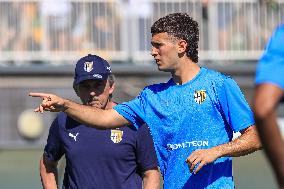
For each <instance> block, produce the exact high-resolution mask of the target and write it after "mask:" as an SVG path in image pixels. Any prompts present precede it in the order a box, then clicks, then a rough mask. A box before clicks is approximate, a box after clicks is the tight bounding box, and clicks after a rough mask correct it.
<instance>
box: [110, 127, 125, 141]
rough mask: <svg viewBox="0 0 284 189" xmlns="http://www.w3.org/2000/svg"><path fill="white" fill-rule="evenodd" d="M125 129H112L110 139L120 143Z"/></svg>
mask: <svg viewBox="0 0 284 189" xmlns="http://www.w3.org/2000/svg"><path fill="white" fill-rule="evenodd" d="M122 136H123V131H121V130H118V129H116V130H111V134H110V139H111V140H112V142H113V143H120V142H121V141H122Z"/></svg>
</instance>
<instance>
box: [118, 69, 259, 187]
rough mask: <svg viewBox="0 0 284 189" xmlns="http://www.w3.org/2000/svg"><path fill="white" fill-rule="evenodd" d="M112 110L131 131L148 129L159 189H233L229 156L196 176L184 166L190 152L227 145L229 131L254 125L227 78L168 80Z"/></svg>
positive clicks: (205, 73)
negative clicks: (143, 126) (144, 126)
mask: <svg viewBox="0 0 284 189" xmlns="http://www.w3.org/2000/svg"><path fill="white" fill-rule="evenodd" d="M114 109H115V110H116V111H117V112H118V113H119V114H121V115H122V116H124V117H125V118H126V119H128V120H129V121H130V122H132V123H133V124H134V125H135V126H136V127H139V125H140V124H142V123H144V122H145V123H147V124H148V125H149V128H150V130H151V133H152V136H153V139H154V144H155V149H156V153H157V156H158V161H159V165H160V169H161V172H162V174H163V178H164V188H165V189H173V188H174V189H181V188H183V189H191V188H192V189H199V188H200V189H201V188H218V189H220V188H225V189H228V188H234V182H233V176H232V159H231V158H230V157H222V158H219V159H217V160H216V161H215V162H214V163H211V164H208V165H206V166H204V167H203V168H202V169H201V170H200V171H199V172H198V173H197V174H196V175H194V174H191V173H190V170H189V168H188V165H187V163H186V162H185V160H186V159H187V157H188V156H189V155H190V154H191V153H192V152H193V151H194V150H197V149H206V148H211V147H214V146H217V145H220V144H223V143H227V142H229V141H231V140H232V136H233V131H235V132H237V131H240V130H242V129H245V128H247V127H249V126H251V125H253V124H254V120H253V114H252V111H251V109H250V107H249V105H248V104H247V102H246V100H245V98H244V95H243V94H242V92H241V90H240V88H239V87H238V85H237V84H236V82H235V81H234V80H233V79H231V78H230V77H227V76H225V75H223V74H221V73H219V72H216V71H213V70H209V69H206V68H201V69H200V72H199V73H198V74H197V75H196V76H195V78H194V79H192V80H191V81H189V82H187V83H185V84H183V85H176V84H175V83H174V81H173V79H170V80H169V81H168V82H167V83H160V84H155V85H151V86H148V87H146V88H145V89H144V90H143V91H142V92H141V94H140V95H139V96H137V97H136V98H135V99H134V100H132V101H129V102H126V103H122V104H119V105H117V106H115V107H114Z"/></svg>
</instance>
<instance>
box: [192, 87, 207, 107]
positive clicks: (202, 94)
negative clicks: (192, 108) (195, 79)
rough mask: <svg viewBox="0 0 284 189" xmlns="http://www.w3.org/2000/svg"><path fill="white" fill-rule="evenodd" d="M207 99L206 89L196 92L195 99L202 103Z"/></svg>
mask: <svg viewBox="0 0 284 189" xmlns="http://www.w3.org/2000/svg"><path fill="white" fill-rule="evenodd" d="M205 99H206V90H199V91H195V92H194V101H195V102H196V103H197V104H201V103H202V102H204V101H205Z"/></svg>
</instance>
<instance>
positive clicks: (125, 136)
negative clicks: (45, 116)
mask: <svg viewBox="0 0 284 189" xmlns="http://www.w3.org/2000/svg"><path fill="white" fill-rule="evenodd" d="M44 154H45V156H46V157H47V158H48V159H50V160H52V161H58V160H59V159H60V158H61V157H62V156H63V155H64V154H65V157H66V167H65V174H64V180H63V188H66V189H67V188H68V189H69V188H104V189H141V188H142V174H143V172H144V171H147V170H149V169H152V168H154V167H156V166H158V163H157V158H156V153H155V150H154V147H153V141H152V138H151V135H150V132H149V129H148V127H147V125H143V126H141V127H140V128H139V129H138V130H136V128H135V127H133V126H132V127H127V126H124V127H121V128H119V129H109V130H98V129H95V128H90V127H86V126H84V125H81V124H80V123H78V122H76V121H74V120H73V119H71V118H70V117H68V116H67V115H66V114H65V113H60V114H59V115H58V116H57V118H56V119H55V120H54V122H53V123H52V125H51V127H50V131H49V136H48V140H47V144H46V146H45V149H44Z"/></svg>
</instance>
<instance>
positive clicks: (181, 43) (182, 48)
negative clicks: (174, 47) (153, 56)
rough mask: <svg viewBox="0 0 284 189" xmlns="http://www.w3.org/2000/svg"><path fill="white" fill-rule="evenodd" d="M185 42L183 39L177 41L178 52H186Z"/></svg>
mask: <svg viewBox="0 0 284 189" xmlns="http://www.w3.org/2000/svg"><path fill="white" fill-rule="evenodd" d="M186 48H187V42H186V41H185V40H179V41H178V53H184V52H186Z"/></svg>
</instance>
